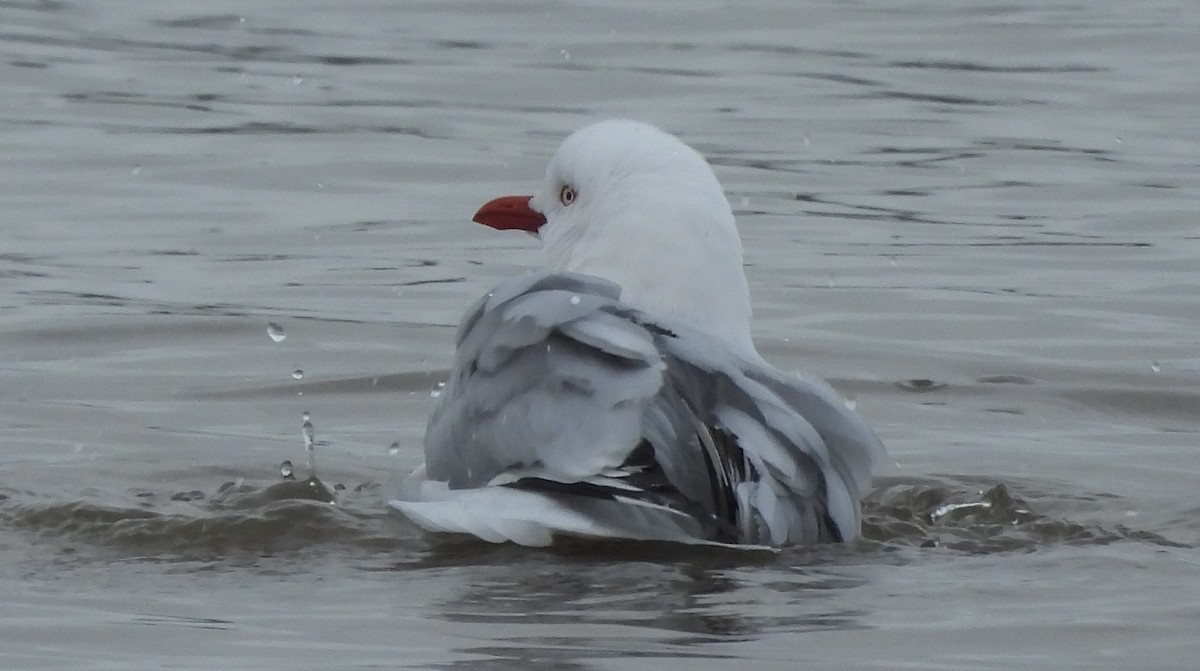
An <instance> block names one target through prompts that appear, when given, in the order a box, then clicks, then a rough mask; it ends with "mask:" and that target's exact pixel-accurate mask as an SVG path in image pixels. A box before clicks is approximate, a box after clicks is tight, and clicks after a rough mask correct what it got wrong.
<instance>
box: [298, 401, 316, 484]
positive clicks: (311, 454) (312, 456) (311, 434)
mask: <svg viewBox="0 0 1200 671" xmlns="http://www.w3.org/2000/svg"><path fill="white" fill-rule="evenodd" d="M300 435H301V436H303V437H304V451H305V452H306V453H307V457H308V479H309V480H312V479H313V478H315V477H317V458H316V450H315V449H314V448H315V447H316V444H317V438H316V432H315V431H314V430H313V425H312V422H310V421H309V420H308V413H307V412H306V413H304V424H302V425H301V426H300Z"/></svg>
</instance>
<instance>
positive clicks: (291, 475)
mask: <svg viewBox="0 0 1200 671" xmlns="http://www.w3.org/2000/svg"><path fill="white" fill-rule="evenodd" d="M279 474H280V475H282V476H283V479H284V480H295V479H296V474H295V472H294V471H293V470H292V462H291V460H287V461H284V462H283V463H282V464H279Z"/></svg>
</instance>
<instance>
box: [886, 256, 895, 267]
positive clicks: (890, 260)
mask: <svg viewBox="0 0 1200 671" xmlns="http://www.w3.org/2000/svg"><path fill="white" fill-rule="evenodd" d="M888 263H889V264H891V265H893V266H894V265H896V257H894V256H889V257H888Z"/></svg>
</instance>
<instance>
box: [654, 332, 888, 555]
mask: <svg viewBox="0 0 1200 671" xmlns="http://www.w3.org/2000/svg"><path fill="white" fill-rule="evenodd" d="M660 348H661V350H662V351H663V352H664V356H665V357H666V359H667V363H668V371H669V384H668V385H667V386H666V387H665V389H664V392H663V393H664V394H674V395H677V396H679V397H680V399H681V401H682V405H684V406H685V407H687V408H690V409H692V412H693V413H694V415H695V418H696V423H697V424H698V425H699V426H701V427H702V428H703V430H702V431H698V432H697V435H698V436H699V438H700V442H701V445H702V448H703V449H702V451H703V453H704V454H705V455H708V456H706V459H705V460H704V463H706V464H707V466H708V468H707V469H706V470H707V471H708V472H707V473H705V472H697V470H698V469H697V468H696V460H695V457H694V456H693V454H692V452H693V451H692V450H691V449H687V450H685V451H683V452H679V453H677V452H674V451H670V450H664V451H661V452H660V453H659V454H658V455H657V456H658V461H659V462H660V464H662V467H663V470H664V471H665V472H666V473H667V474H668V476H669V477H670V479H671V480H672V482H674V483H676V485H677V486H678V487H679V488H680V489H681V491H683V492H684V493H685V494H686V495H687V496H689V498H693V499H699V500H701V501H703V502H704V504H705V505H706V506H707V507H708V508H709V509H711V510H712V512H713V514H714V515H715V516H717V517H718V518H721V519H723V520H725V521H726V522H727V524H728V526H732V527H734V528H736V530H737V533H738V537H737V538H736V542H741V543H764V544H769V545H788V544H800V543H814V542H823V541H848V540H852V539H854V538H856V537H857V536H858V534H859V530H860V525H861V507H860V506H861V504H860V501H861V497H862V494H863V493H865V490H866V487H867V486H868V484H869V482H870V478H871V472H872V470H873V467H874V465H875V464H876V463H877V462H878V461H879V460H880V459H881V458H882V455H883V447H882V445H881V444H880V442H879V439H878V438H876V437H875V434H874V433H873V432H872V431H871V429H870V428H869V427H868V426H867V425H866V423H865V421H863V420H862V418H861V417H859V416H858V415H857V414H856V413H854V412H853V411H852V410H850V409H849V408H848V407H846V405H845V403H844V401H842V400H841V398H840V397H839V396H838V395H837V393H836V392H835V391H834V390H833V389H832V388H831V387H829V386H828V385H827V384H825V383H824V382H823V381H821V380H818V379H808V378H802V377H800V376H799V375H794V376H788V375H785V374H783V373H781V372H779V371H777V370H775V369H773V368H771V367H769V366H767V365H766V364H764V363H761V362H747V361H744V360H741V359H738V358H736V357H734V356H733V355H731V354H730V353H729V352H728V351H727V350H726V349H724V348H722V347H719V346H717V345H716V344H714V343H712V342H711V341H709V340H707V339H706V337H705V336H703V334H695V333H690V334H689V333H687V332H686V331H683V330H679V334H678V336H677V337H664V338H663V339H662V340H661V342H660ZM652 412H654V410H652ZM675 444H676V445H681V444H682V443H680V442H679V441H677V442H676V443H675ZM706 476H707V477H706ZM706 485H707V492H706V491H705V486H706Z"/></svg>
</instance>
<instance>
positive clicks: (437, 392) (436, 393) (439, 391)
mask: <svg viewBox="0 0 1200 671" xmlns="http://www.w3.org/2000/svg"><path fill="white" fill-rule="evenodd" d="M445 388H446V381H445V380H442V381H441V382H439V383H437V384H436V385H434V387H433V389H431V390H429V395H430V396H431V397H433V398H437V397H438V396H441V395H442V390H443V389H445Z"/></svg>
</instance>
